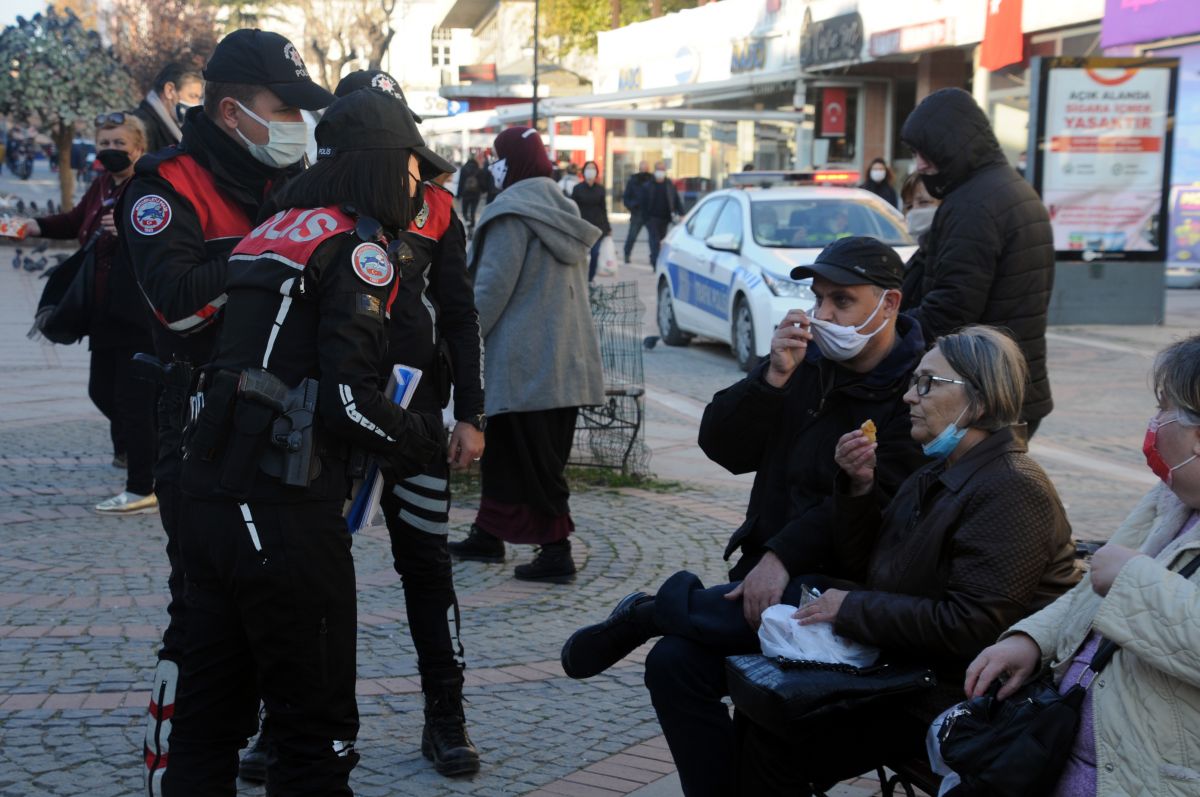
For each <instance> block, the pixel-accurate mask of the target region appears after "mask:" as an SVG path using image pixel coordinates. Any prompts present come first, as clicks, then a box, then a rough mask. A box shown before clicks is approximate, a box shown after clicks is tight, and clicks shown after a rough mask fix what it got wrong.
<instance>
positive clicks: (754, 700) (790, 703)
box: [725, 654, 937, 733]
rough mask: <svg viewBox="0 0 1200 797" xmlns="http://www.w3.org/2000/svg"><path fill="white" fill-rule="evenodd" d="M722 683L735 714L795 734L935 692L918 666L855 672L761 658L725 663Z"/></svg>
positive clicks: (926, 673)
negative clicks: (816, 723)
mask: <svg viewBox="0 0 1200 797" xmlns="http://www.w3.org/2000/svg"><path fill="white" fill-rule="evenodd" d="M725 678H726V682H727V685H728V687H729V696H730V697H731V698H732V699H733V705H734V706H736V707H737V710H738V711H739V712H741V713H742V714H744V715H745V716H746V717H747V718H748V719H749V720H751V721H752V722H754V723H755V724H756V725H760V726H762V727H764V728H767V729H770V730H774V731H776V732H779V733H787V732H789V731H792V730H799V724H800V723H801V722H802V721H807V720H812V719H817V718H819V717H823V716H825V715H827V714H832V713H835V712H841V711H847V710H850V709H858V708H862V707H864V706H869V705H870V704H872V703H874V702H876V701H879V700H883V699H885V698H890V697H896V696H898V695H902V694H906V693H909V692H920V691H923V690H926V689H932V688H933V687H935V686H937V678H936V677H935V676H934V674H933V671H932V670H930V669H928V668H926V667H921V666H919V665H913V664H900V663H884V664H877V665H875V666H873V667H863V668H859V667H852V666H850V665H848V664H827V663H825V662H817V661H799V660H795V659H785V658H783V657H782V656H778V657H775V658H767V657H766V656H763V655H761V654H755V655H746V656H730V657H728V658H726V659H725Z"/></svg>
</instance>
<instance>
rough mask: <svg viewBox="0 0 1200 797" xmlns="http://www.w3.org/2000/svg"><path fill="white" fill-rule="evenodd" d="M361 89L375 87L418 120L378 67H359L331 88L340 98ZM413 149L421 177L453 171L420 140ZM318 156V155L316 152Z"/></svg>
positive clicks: (394, 82)
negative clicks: (419, 164)
mask: <svg viewBox="0 0 1200 797" xmlns="http://www.w3.org/2000/svg"><path fill="white" fill-rule="evenodd" d="M361 89H375V90H377V91H382V92H383V93H384V94H387V95H388V96H390V97H393V98H395V99H397V100H399V101H400V102H401V103H402V104H403V105H404V107H405V108H408V113H409V114H411V115H412V118H413V121H414V122H418V123H419V122H420V121H421V117H420V116H418V115H417V114H416V112H415V111H413V109H412V108H409V107H408V100H406V99H405V98H404V90H403V89H401V88H400V82H399V81H398V80H396V79H395V78H394V77H392V76H391V75H389V74H388V73H387V72H384V71H382V70H379V69H359V70H358V71H356V72H351V73H350V74H348V75H346V76H345V77H344V78H342V79H341V81H340V82H339V83H338V85H337V88H336V89H334V90H333V94H334V96H335V97H338V98H341V97H345V96H348V95H349V94H352V93H353V92H356V91H359V90H361ZM413 151H414V152H416V155H417V157H418V158H420V160H421V167H422V168H421V177H422V179H426V180H427V179H430V178H432V177H436V176H437V175H439V174H442V173H443V172H445V173H447V174H453V173H454V171H455V166H454V164H452V163H450V161H448V160H446V159H445V158H443V157H442V156H441V155H438V154H437V153H436V152H434V151H433V150H432V149H430V148H429V147H427V146H425V145H424V143H423V142H422V144H421V146H419V147H413ZM318 157H320V155H319V153H318Z"/></svg>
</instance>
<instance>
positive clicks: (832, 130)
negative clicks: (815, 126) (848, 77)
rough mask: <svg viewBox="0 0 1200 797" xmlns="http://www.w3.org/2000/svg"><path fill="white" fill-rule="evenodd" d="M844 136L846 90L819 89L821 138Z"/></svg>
mask: <svg viewBox="0 0 1200 797" xmlns="http://www.w3.org/2000/svg"><path fill="white" fill-rule="evenodd" d="M844 135H846V90H845V89H834V88H830V89H821V137H822V138H837V137H840V136H844Z"/></svg>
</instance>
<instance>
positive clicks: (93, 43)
mask: <svg viewBox="0 0 1200 797" xmlns="http://www.w3.org/2000/svg"><path fill="white" fill-rule="evenodd" d="M135 102H136V100H135V92H134V90H133V81H132V79H131V78H130V76H129V73H128V72H126V71H125V69H124V68H123V67H122V66H121V64H120V62H119V61H117V59H116V57H115V56H114V55H113V52H112V48H111V47H106V46H105V45H104V43H103V42H102V41H101V40H100V34H98V33H96V31H94V30H87V29H86V28H84V26H83V24H82V23H81V22H80V21H79V17H77V16H75V14H74V13H73V12H72V11H70V10H69V9H68V11H67V12H66V13H65V14H60V13H58V12H56V11H55V10H54V6H50V7H49V8H47V9H46V12H45V13H44V14H35V15H34V16H33V18H32V19H25V18H24V17H17V22H16V24H15V25H9V26H8V27H6V28H5V29H4V30H3V31H2V32H0V113H3V114H8V115H9V116H11V117H12V118H13V119H15V120H16V121H18V122H22V123H28V124H33V125H35V126H37V127H38V128H40V129H41V130H43V131H46V132H48V133H50V135H51V138H53V140H54V144H55V146H57V147H58V178H59V187H60V189H61V193H62V206H63V209H64V210H66V209H69V208H70V207H71V206H72V205H74V199H73V197H72V193H73V191H74V188H75V180H74V177H73V175H72V174H71V141H72V140H73V139H74V138H75V129H76V125H77V124H79V123H85V124H91V122H92V120H94V119H95V118H96V116H97V115H99V114H101V113H104V112H106V111H111V110H114V109H120V108H131V107H133V105H134V103H135Z"/></svg>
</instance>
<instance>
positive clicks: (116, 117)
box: [96, 111, 125, 127]
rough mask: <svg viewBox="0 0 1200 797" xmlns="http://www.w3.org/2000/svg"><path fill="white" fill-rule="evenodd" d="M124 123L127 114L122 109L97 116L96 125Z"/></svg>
mask: <svg viewBox="0 0 1200 797" xmlns="http://www.w3.org/2000/svg"><path fill="white" fill-rule="evenodd" d="M123 124H125V114H123V113H121V112H120V111H117V112H115V113H102V114H100V115H99V116H97V117H96V127H104V126H105V125H123Z"/></svg>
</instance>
